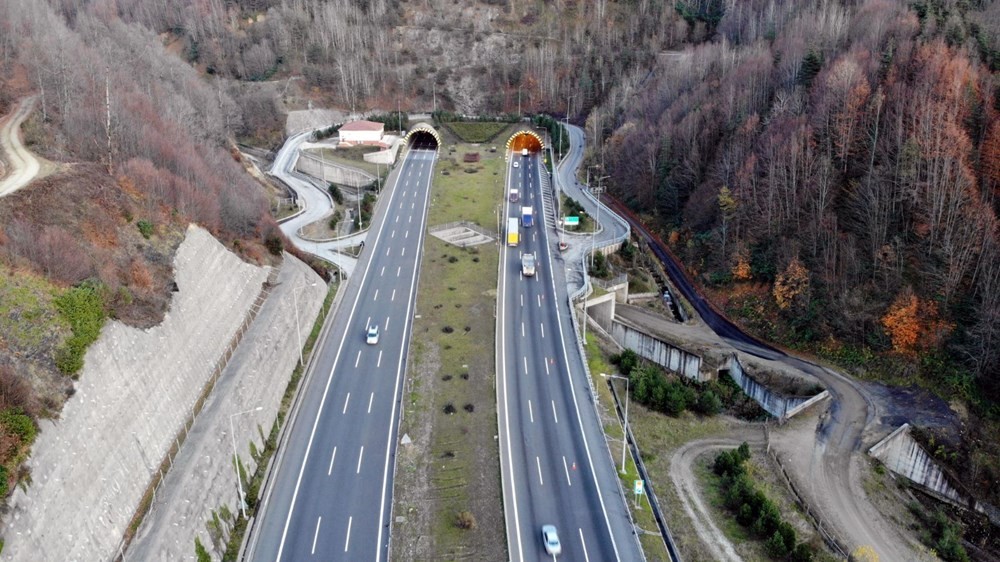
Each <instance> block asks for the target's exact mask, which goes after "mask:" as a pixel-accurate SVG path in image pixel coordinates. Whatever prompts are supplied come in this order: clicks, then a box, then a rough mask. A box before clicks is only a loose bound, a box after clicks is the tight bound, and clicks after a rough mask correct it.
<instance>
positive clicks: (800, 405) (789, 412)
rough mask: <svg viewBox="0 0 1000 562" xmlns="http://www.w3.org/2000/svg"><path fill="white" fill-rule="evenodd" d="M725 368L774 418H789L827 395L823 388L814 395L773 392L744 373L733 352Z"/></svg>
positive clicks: (748, 394) (744, 390)
mask: <svg viewBox="0 0 1000 562" xmlns="http://www.w3.org/2000/svg"><path fill="white" fill-rule="evenodd" d="M726 368H727V369H728V370H729V376H730V377H731V378H732V379H733V380H734V381H736V384H738V385H739V386H740V388H742V389H743V392H745V393H746V394H747V396H749V397H750V398H753V399H754V400H755V401H757V403H758V404H760V406H761V407H762V408H764V410H766V411H767V413H769V414H771V415H772V416H774V417H776V418H783V419H787V418H790V417H792V416H794V415H795V414H797V413H799V412H801V411H802V410H804V409H805V408H807V407H809V406H811V405H812V404H815V403H816V402H818V401H820V400H822V399H824V398H826V397H827V396H829V393H828V392H827V391H825V390H824V391H823V392H820V393H819V394H817V395H815V396H783V395H781V394H778V393H777V392H773V391H772V390H770V389H769V388H767V387H765V386H764V385H762V384H760V383H759V382H757V381H755V380H754V379H753V378H751V377H750V376H749V375H747V374H746V372H745V371H744V370H743V364H742V363H740V360H739V358H738V357H737V356H736V354H735V353H734V354H733V355H732V356H731V357H730V358H729V362H728V364H727V365H726Z"/></svg>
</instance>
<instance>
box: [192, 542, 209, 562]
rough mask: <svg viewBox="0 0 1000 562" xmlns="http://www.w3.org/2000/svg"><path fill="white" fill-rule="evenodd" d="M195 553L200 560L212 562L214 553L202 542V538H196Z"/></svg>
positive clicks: (201, 561) (199, 561)
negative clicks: (209, 551) (210, 552)
mask: <svg viewBox="0 0 1000 562" xmlns="http://www.w3.org/2000/svg"><path fill="white" fill-rule="evenodd" d="M194 555H195V558H197V559H198V562H212V555H211V554H209V553H208V549H206V548H205V545H203V544H201V539H199V538H198V537H195V538H194Z"/></svg>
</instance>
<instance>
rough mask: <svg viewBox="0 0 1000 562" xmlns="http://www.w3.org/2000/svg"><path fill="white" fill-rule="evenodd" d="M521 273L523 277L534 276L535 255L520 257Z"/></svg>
mask: <svg viewBox="0 0 1000 562" xmlns="http://www.w3.org/2000/svg"><path fill="white" fill-rule="evenodd" d="M521 273H522V274H524V276H525V277H532V276H533V275H535V254H524V255H523V256H521Z"/></svg>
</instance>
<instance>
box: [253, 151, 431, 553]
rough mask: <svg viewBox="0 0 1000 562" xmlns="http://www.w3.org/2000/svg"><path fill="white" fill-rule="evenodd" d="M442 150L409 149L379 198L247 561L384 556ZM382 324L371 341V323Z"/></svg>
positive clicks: (285, 444)
mask: <svg viewBox="0 0 1000 562" xmlns="http://www.w3.org/2000/svg"><path fill="white" fill-rule="evenodd" d="M436 159H437V150H436V149H428V148H421V147H419V146H414V147H412V148H411V149H410V150H409V152H408V153H407V155H406V157H405V159H404V160H403V162H402V165H401V166H400V167H399V168H398V169H397V171H398V174H396V175H395V181H394V182H392V183H390V185H389V187H388V189H387V192H386V193H384V194H383V197H382V198H380V200H379V206H380V208H379V209H378V212H377V213H376V217H377V218H376V219H375V223H374V225H373V226H372V229H371V231H370V236H369V243H368V244H367V245H366V247H365V249H364V251H363V253H362V256H361V259H360V261H359V263H358V269H357V271H356V273H357V275H353V276H351V278H350V281H349V283H348V285H347V287H346V293H345V296H344V301H343V304H344V305H345V306H346V307H347V308H346V309H345V308H341V310H340V312H341V313H340V314H338V315H337V316H336V318H335V319H334V320H333V324H332V325H331V326H329V329H328V330H327V331H326V332H324V334H325V335H324V339H323V340H322V342H321V344H320V348H319V351H318V353H317V354H316V356H315V358H314V360H313V362H312V363H311V368H310V373H309V375H308V377H307V379H306V383H305V386H304V387H303V388H302V389H301V391H300V394H301V395H302V398H301V402H300V403H299V404H298V406H297V408H296V409H295V413H294V414H293V417H292V419H291V420H290V424H291V425H290V427H289V429H288V432H289V433H288V435H286V438H285V440H284V442H283V444H282V447H281V450H280V453H279V457H278V458H277V459H276V461H275V467H274V474H273V475H272V477H271V478H270V480H271V485H269V486H267V494H266V496H265V497H264V499H263V504H262V507H261V509H260V513H261V515H260V517H259V522H257V523H256V524H255V529H254V532H253V533H252V539H251V542H250V544H249V547H248V548H249V553H248V555H247V556H246V557H245V559H248V560H257V561H267V562H272V561H279V562H280V561H294V562H302V561H310V560H314V561H323V562H327V561H336V560H344V561H352V562H353V561H369V560H373V561H376V562H379V561H382V560H387V559H388V554H389V525H390V522H391V513H392V486H393V475H394V472H395V456H396V445H397V439H396V437H397V430H398V426H399V414H400V399H401V392H402V390H401V389H402V384H403V375H404V373H405V370H406V354H407V352H408V349H409V341H410V330H411V326H412V318H413V307H414V305H415V300H416V290H417V278H418V273H419V270H420V261H421V255H422V254H421V248H422V243H423V237H424V231H425V229H424V224H425V219H426V215H427V208H428V200H429V194H430V184H431V178H432V177H433V169H434V164H435V162H436ZM373 325H377V326H378V327H379V331H380V334H379V339H378V342H377V343H375V344H372V343H367V342H366V331H367V328H368V327H369V326H373Z"/></svg>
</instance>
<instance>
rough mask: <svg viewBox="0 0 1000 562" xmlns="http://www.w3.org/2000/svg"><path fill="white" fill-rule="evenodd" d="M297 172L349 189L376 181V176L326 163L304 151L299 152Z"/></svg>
mask: <svg viewBox="0 0 1000 562" xmlns="http://www.w3.org/2000/svg"><path fill="white" fill-rule="evenodd" d="M295 171H297V172H301V173H303V174H307V175H310V176H312V177H314V178H318V179H321V180H323V181H326V182H328V183H336V184H340V185H346V186H348V187H364V186H366V185H368V184H370V183H372V182H373V181H375V176H373V175H371V174H369V173H368V172H365V171H362V170H359V169H357V168H349V167H347V166H341V165H339V164H334V163H333V162H330V161H324V160H323V159H321V158H320V157H318V156H315V155H313V154H309V153H308V152H304V151H303V152H299V157H298V158H297V159H296V160H295Z"/></svg>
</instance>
